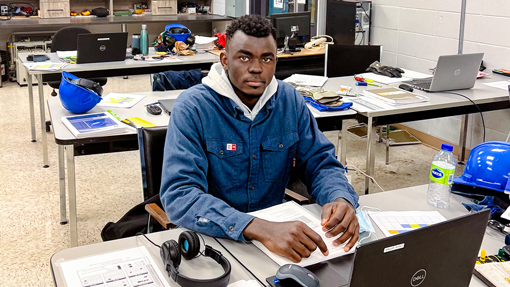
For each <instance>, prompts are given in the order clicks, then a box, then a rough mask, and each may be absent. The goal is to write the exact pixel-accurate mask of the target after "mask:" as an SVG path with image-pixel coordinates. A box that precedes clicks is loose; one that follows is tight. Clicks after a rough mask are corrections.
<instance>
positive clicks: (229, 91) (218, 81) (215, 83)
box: [202, 63, 278, 121]
mask: <svg viewBox="0 0 510 287" xmlns="http://www.w3.org/2000/svg"><path fill="white" fill-rule="evenodd" d="M202 84H204V85H206V86H208V87H209V88H211V89H213V90H214V91H215V92H216V93H218V94H220V95H222V96H224V97H227V98H229V99H231V100H232V101H234V103H236V105H237V106H239V108H241V110H243V113H244V115H245V116H246V117H247V118H249V119H250V120H252V121H253V120H254V119H255V117H256V116H257V114H258V113H259V112H260V110H261V109H262V107H264V105H265V104H266V103H267V101H268V100H269V99H270V98H271V97H272V96H273V95H274V94H275V93H276V90H277V89H278V81H276V78H275V77H274V76H273V79H272V80H271V83H269V85H268V86H267V87H266V90H265V91H264V93H263V94H262V96H261V97H260V98H259V100H258V101H257V103H256V104H255V106H254V107H253V109H252V110H250V108H248V106H246V105H245V104H244V103H243V101H241V99H240V98H239V97H238V96H237V94H236V93H235V92H234V88H233V87H232V84H231V83H230V80H229V79H228V76H227V73H225V70H223V67H222V66H221V63H214V64H213V65H212V66H211V70H210V71H209V74H208V75H207V77H205V78H203V79H202Z"/></svg>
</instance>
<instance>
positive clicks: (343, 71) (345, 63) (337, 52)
mask: <svg viewBox="0 0 510 287" xmlns="http://www.w3.org/2000/svg"><path fill="white" fill-rule="evenodd" d="M381 54H382V46H369V45H327V46H326V60H325V62H326V63H325V66H324V76H326V77H330V78H331V77H343V76H352V75H355V74H361V73H365V72H366V69H367V68H368V66H370V64H372V63H373V62H375V61H379V62H380V61H381Z"/></svg>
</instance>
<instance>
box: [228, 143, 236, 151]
mask: <svg viewBox="0 0 510 287" xmlns="http://www.w3.org/2000/svg"><path fill="white" fill-rule="evenodd" d="M227 150H237V145H236V144H227Z"/></svg>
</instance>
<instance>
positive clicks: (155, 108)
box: [147, 105, 161, 115]
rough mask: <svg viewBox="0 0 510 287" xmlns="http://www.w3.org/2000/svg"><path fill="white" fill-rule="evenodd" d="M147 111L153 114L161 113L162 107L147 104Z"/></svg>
mask: <svg viewBox="0 0 510 287" xmlns="http://www.w3.org/2000/svg"><path fill="white" fill-rule="evenodd" d="M147 112H148V113H149V114H151V115H159V114H161V108H160V107H159V106H157V105H150V106H147Z"/></svg>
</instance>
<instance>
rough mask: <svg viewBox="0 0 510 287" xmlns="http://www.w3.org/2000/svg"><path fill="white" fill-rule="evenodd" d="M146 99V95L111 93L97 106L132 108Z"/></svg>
mask: <svg viewBox="0 0 510 287" xmlns="http://www.w3.org/2000/svg"><path fill="white" fill-rule="evenodd" d="M143 98H145V96H144V95H135V94H119V93H109V94H108V95H106V96H103V99H102V100H101V101H100V102H99V103H98V104H97V105H98V106H100V107H114V108H131V107H133V106H134V105H136V104H137V103H138V102H139V101H141V100H142V99H143Z"/></svg>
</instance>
